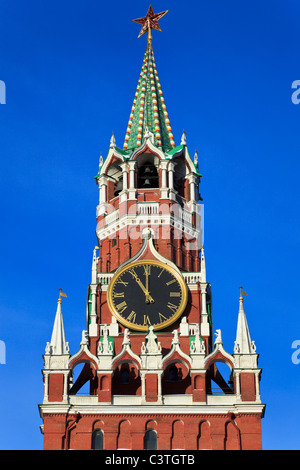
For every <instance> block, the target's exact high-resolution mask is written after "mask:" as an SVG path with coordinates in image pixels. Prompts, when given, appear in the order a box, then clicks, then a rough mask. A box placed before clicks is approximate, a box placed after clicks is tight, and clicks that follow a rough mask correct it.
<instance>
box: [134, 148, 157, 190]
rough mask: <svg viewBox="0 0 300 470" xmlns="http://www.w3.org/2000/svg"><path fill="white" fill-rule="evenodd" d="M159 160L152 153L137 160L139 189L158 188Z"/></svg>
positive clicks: (145, 154)
mask: <svg viewBox="0 0 300 470" xmlns="http://www.w3.org/2000/svg"><path fill="white" fill-rule="evenodd" d="M157 165H158V158H157V157H155V155H152V154H151V153H144V154H142V155H140V156H139V157H138V160H137V170H138V171H137V176H138V178H137V187H138V188H143V189H151V188H158V172H157Z"/></svg>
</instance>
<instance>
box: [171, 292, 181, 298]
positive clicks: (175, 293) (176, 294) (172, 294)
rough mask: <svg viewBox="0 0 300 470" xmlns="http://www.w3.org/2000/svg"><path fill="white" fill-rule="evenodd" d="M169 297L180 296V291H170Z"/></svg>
mask: <svg viewBox="0 0 300 470" xmlns="http://www.w3.org/2000/svg"><path fill="white" fill-rule="evenodd" d="M170 297H180V292H170Z"/></svg>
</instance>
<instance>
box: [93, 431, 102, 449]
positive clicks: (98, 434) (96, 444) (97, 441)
mask: <svg viewBox="0 0 300 470" xmlns="http://www.w3.org/2000/svg"><path fill="white" fill-rule="evenodd" d="M103 449H104V432H103V431H102V429H95V430H94V431H93V433H92V450H103Z"/></svg>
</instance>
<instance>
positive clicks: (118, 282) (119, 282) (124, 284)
mask: <svg viewBox="0 0 300 470" xmlns="http://www.w3.org/2000/svg"><path fill="white" fill-rule="evenodd" d="M117 284H123V286H125V287H126V286H127V285H128V282H127V281H122V279H118V281H117Z"/></svg>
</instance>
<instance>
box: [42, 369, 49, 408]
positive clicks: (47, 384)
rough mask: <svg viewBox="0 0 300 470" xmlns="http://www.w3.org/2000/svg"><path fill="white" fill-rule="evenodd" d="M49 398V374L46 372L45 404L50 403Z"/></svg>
mask: <svg viewBox="0 0 300 470" xmlns="http://www.w3.org/2000/svg"><path fill="white" fill-rule="evenodd" d="M48 396H49V372H45V371H44V401H43V403H48Z"/></svg>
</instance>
